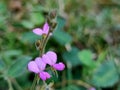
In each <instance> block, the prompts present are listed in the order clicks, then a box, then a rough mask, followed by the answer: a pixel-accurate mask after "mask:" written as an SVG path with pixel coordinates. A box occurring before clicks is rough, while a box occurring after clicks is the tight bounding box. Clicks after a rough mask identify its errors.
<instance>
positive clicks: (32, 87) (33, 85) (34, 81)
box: [30, 74, 37, 90]
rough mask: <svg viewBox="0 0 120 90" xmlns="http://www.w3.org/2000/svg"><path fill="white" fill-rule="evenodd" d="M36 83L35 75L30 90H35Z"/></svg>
mask: <svg viewBox="0 0 120 90" xmlns="http://www.w3.org/2000/svg"><path fill="white" fill-rule="evenodd" d="M36 82H37V75H36V74H35V77H34V80H33V83H32V86H31V89H30V90H35V89H34V88H35V85H36Z"/></svg>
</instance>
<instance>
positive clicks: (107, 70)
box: [92, 60, 119, 87]
mask: <svg viewBox="0 0 120 90" xmlns="http://www.w3.org/2000/svg"><path fill="white" fill-rule="evenodd" d="M118 80H119V76H118V73H117V71H116V68H115V65H114V62H113V61H112V60H110V61H106V62H104V63H103V64H102V65H101V66H99V67H98V68H97V69H96V71H95V73H94V75H93V78H92V83H93V84H94V85H95V86H97V87H109V86H113V85H114V84H115V83H116V82H117V81H118Z"/></svg>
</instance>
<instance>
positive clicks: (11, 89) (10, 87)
mask: <svg viewBox="0 0 120 90" xmlns="http://www.w3.org/2000/svg"><path fill="white" fill-rule="evenodd" d="M5 79H6V81H7V83H8V86H9V89H8V90H13V87H12V83H11V81H10V79H9V78H8V77H5Z"/></svg>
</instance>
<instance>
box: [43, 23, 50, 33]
mask: <svg viewBox="0 0 120 90" xmlns="http://www.w3.org/2000/svg"><path fill="white" fill-rule="evenodd" d="M48 32H49V25H48V23H47V22H46V23H45V24H44V26H43V34H48Z"/></svg>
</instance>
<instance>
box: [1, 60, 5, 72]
mask: <svg viewBox="0 0 120 90" xmlns="http://www.w3.org/2000/svg"><path fill="white" fill-rule="evenodd" d="M4 68H5V63H4V61H3V60H2V59H1V58H0V71H2V70H3V69H4Z"/></svg>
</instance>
